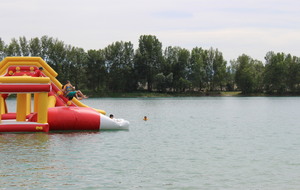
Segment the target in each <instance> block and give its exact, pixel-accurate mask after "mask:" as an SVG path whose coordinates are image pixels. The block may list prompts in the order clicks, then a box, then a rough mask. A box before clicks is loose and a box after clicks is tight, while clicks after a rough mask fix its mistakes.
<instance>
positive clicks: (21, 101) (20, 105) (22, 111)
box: [16, 94, 27, 121]
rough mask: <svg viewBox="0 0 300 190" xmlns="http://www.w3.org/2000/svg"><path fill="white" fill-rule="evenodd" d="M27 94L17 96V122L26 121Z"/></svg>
mask: <svg viewBox="0 0 300 190" xmlns="http://www.w3.org/2000/svg"><path fill="white" fill-rule="evenodd" d="M26 100H27V95H26V94H17V118H16V120H17V121H26Z"/></svg>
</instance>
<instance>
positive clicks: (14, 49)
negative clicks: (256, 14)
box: [0, 35, 300, 96]
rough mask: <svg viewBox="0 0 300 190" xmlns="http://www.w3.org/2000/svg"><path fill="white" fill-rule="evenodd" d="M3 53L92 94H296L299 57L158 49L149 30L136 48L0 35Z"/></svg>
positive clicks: (128, 44)
mask: <svg viewBox="0 0 300 190" xmlns="http://www.w3.org/2000/svg"><path fill="white" fill-rule="evenodd" d="M7 56H38V57H41V58H42V59H44V60H45V61H46V62H47V63H48V64H49V65H50V66H51V67H52V68H53V69H54V70H55V71H56V72H57V73H58V74H59V75H58V80H59V81H61V82H62V83H64V81H66V80H70V81H72V83H73V84H74V85H76V86H77V87H78V88H80V89H81V90H83V91H85V92H87V93H89V94H93V95H95V96H103V95H107V94H112V93H115V94H122V93H133V92H134V93H137V92H143V93H144V92H145V91H146V92H155V93H169V94H185V93H186V94H195V95H205V94H214V93H216V92H226V91H241V92H242V94H275V95H285V94H297V95H298V94H300V85H299V84H300V59H299V57H296V56H293V55H290V54H285V53H275V52H272V51H270V52H267V53H266V56H265V60H264V61H260V60H255V59H253V58H251V56H249V55H246V54H243V55H240V56H239V57H237V59H235V60H230V61H229V62H227V61H226V60H224V58H223V55H222V52H220V51H219V50H218V49H214V48H210V49H203V48H201V47H195V48H193V49H192V50H188V49H185V48H182V47H172V46H169V47H166V48H165V49H163V48H162V43H161V42H160V41H159V40H158V39H157V38H156V36H153V35H142V36H140V38H139V44H138V48H137V49H134V47H133V44H132V43H131V42H123V41H118V42H113V43H112V44H110V45H108V46H107V47H105V48H103V49H97V50H95V49H91V50H87V51H85V50H84V49H83V48H78V47H73V46H71V45H66V44H65V43H64V42H63V41H60V40H58V39H54V38H52V37H48V36H43V37H41V38H31V39H29V40H28V39H26V37H19V38H18V39H17V38H13V39H12V40H11V42H10V43H8V44H6V43H5V42H4V41H3V40H2V39H1V38H0V60H2V59H4V58H5V57H7Z"/></svg>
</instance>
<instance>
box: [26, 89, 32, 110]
mask: <svg viewBox="0 0 300 190" xmlns="http://www.w3.org/2000/svg"><path fill="white" fill-rule="evenodd" d="M30 113H31V94H29V93H28V94H26V115H28V114H30Z"/></svg>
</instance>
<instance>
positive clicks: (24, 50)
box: [19, 36, 30, 56]
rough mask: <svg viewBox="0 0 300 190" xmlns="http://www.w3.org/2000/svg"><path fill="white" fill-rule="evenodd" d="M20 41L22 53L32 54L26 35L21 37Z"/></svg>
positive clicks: (24, 54)
mask: <svg viewBox="0 0 300 190" xmlns="http://www.w3.org/2000/svg"><path fill="white" fill-rule="evenodd" d="M19 42H20V48H21V55H22V56H29V54H30V51H29V45H28V42H27V40H26V38H25V36H23V37H20V38H19Z"/></svg>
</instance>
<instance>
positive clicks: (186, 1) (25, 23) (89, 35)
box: [0, 0, 300, 61]
mask: <svg viewBox="0 0 300 190" xmlns="http://www.w3.org/2000/svg"><path fill="white" fill-rule="evenodd" d="M0 6H1V11H0V24H1V34H0V38H2V40H4V41H5V43H6V44H8V43H10V41H11V39H12V38H19V37H20V36H25V37H26V38H27V39H28V40H29V39H31V38H33V37H39V38H40V37H41V36H43V35H47V36H49V37H53V38H58V39H59V40H61V41H64V43H65V44H69V45H72V46H76V47H81V48H84V49H85V50H89V49H103V48H105V47H106V46H107V45H109V44H111V43H113V42H116V41H125V42H128V41H131V42H132V43H133V44H134V49H137V48H138V39H139V37H140V36H141V35H155V36H156V37H157V38H158V40H159V41H160V42H162V45H163V48H165V47H167V46H179V47H181V48H186V49H189V50H191V49H192V48H194V47H202V48H204V49H209V48H210V47H213V48H214V49H216V48H217V49H218V50H219V51H221V52H222V53H223V56H224V58H225V59H226V60H227V61H229V60H231V59H236V58H237V57H238V56H240V55H241V54H243V53H244V54H247V55H249V56H251V57H252V58H254V59H258V60H261V61H264V56H265V55H266V53H267V52H268V51H274V52H284V53H291V54H292V55H295V56H298V57H300V11H299V8H300V1H299V0H1V1H0Z"/></svg>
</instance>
